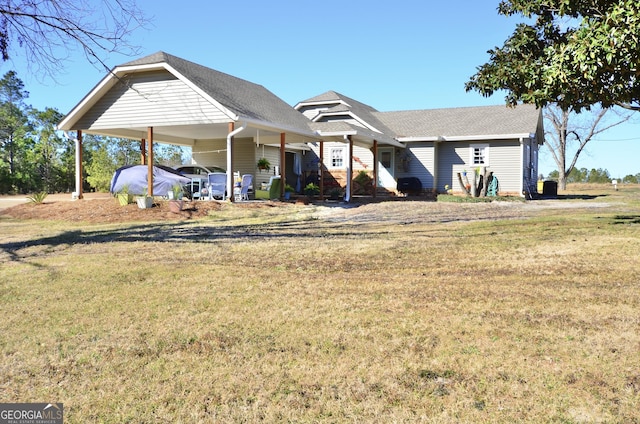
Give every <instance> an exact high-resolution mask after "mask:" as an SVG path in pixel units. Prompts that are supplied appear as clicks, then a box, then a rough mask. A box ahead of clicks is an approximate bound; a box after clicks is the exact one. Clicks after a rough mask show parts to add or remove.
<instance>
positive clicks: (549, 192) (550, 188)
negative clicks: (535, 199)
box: [542, 181, 558, 196]
mask: <svg viewBox="0 0 640 424" xmlns="http://www.w3.org/2000/svg"><path fill="white" fill-rule="evenodd" d="M542 195H543V196H557V195H558V183H557V182H555V181H545V182H544V184H543V185H542Z"/></svg>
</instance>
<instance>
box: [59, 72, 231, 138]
mask: <svg viewBox="0 0 640 424" xmlns="http://www.w3.org/2000/svg"><path fill="white" fill-rule="evenodd" d="M153 70H166V71H167V72H169V73H170V74H172V75H174V76H175V77H176V78H178V79H179V80H180V81H182V82H183V83H185V84H186V85H187V86H189V87H190V88H191V89H192V90H194V91H196V92H197V93H198V94H200V95H201V96H203V97H204V98H206V99H207V100H208V101H210V102H211V103H212V104H214V105H215V106H216V107H217V108H219V109H220V110H221V111H222V112H223V113H224V114H225V115H226V116H228V117H229V122H232V121H234V122H237V121H239V120H240V118H239V116H238V115H237V114H236V113H234V112H232V111H231V110H229V109H228V108H226V107H224V106H223V105H222V104H220V103H219V102H218V101H217V100H215V99H213V98H211V96H209V95H208V94H207V93H205V92H204V91H202V90H201V89H200V88H199V87H198V86H196V85H194V84H193V83H192V82H191V81H190V80H189V79H188V78H186V77H185V76H184V75H182V74H181V73H180V72H178V71H177V70H176V69H174V68H173V67H172V66H171V65H169V64H168V63H166V62H158V63H150V64H145V65H129V66H126V65H125V66H116V67H115V68H113V69H112V70H111V71H109V73H108V74H107V76H106V77H104V78H103V79H102V80H101V81H100V82H99V83H98V84H97V85H96V86H95V87H94V88H93V90H91V91H90V92H89V94H87V95H86V96H85V97H84V98H83V99H82V100H81V101H80V102H79V103H78V104H77V105H76V106H75V107H74V108H73V109H71V112H69V113H68V114H67V115H66V116H65V117H64V118H63V119H62V121H60V123H59V124H58V125H57V127H56V128H57V129H58V130H66V131H68V130H71V129H72V127H73V125H74V124H75V123H76V122H77V121H78V120H79V119H80V117H82V116H83V115H84V114H85V113H86V112H88V111H89V109H91V108H92V107H93V106H94V105H95V104H96V103H97V102H98V101H99V100H100V98H102V96H104V95H105V94H106V93H107V92H108V91H109V90H111V88H113V86H114V85H115V84H116V83H117V82H118V81H120V80H121V79H122V78H123V77H124V76H126V75H128V74H131V73H137V72H144V71H153Z"/></svg>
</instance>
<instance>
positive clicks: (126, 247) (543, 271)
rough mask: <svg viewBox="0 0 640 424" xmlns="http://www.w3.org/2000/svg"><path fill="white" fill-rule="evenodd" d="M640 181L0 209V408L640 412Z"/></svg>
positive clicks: (196, 416)
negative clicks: (485, 192)
mask: <svg viewBox="0 0 640 424" xmlns="http://www.w3.org/2000/svg"><path fill="white" fill-rule="evenodd" d="M637 194H638V192H637V191H629V192H625V193H623V194H620V193H618V194H614V195H612V196H609V197H606V199H607V200H606V201H607V202H611V206H602V205H601V206H600V207H597V208H590V207H583V203H585V204H586V206H589V205H591V204H592V203H591V202H593V203H600V202H602V199H603V198H604V196H603V195H602V196H601V195H596V193H595V191H594V196H593V197H590V198H588V199H586V200H584V199H583V200H577V199H571V200H568V202H571V203H572V204H573V207H571V208H564V207H558V208H538V207H537V204H536V203H531V204H528V203H522V204H521V203H515V204H513V205H501V206H500V205H499V206H496V205H492V204H478V205H450V206H444V207H443V206H442V205H438V203H436V202H427V203H424V202H417V203H414V202H397V203H387V204H382V203H381V204H376V205H367V206H361V207H358V208H353V209H348V210H340V209H335V210H332V211H329V212H331V213H328V212H326V210H324V209H322V208H314V207H309V208H299V209H293V208H291V209H284V210H283V209H278V208H273V209H260V210H247V209H244V210H243V209H241V208H227V209H223V210H221V211H219V212H216V213H215V214H213V215H211V216H210V217H208V218H206V219H201V220H193V221H180V222H173V223H164V222H150V223H135V224H118V225H113V224H109V225H90V226H88V225H82V226H81V225H79V224H72V223H59V222H58V223H51V222H48V223H46V225H45V223H34V222H33V221H17V220H7V219H2V220H0V231H1V233H2V234H3V236H2V239H0V313H1V314H2V317H3V320H2V321H1V322H0V334H2V337H1V338H0V358H1V359H0V375H2V376H3V378H2V381H1V382H0V387H1V389H2V390H0V402H43V401H44V402H50V401H51V402H63V403H64V404H65V415H66V422H69V423H84V422H104V423H120V422H247V421H250V422H253V421H258V420H262V421H268V422H281V421H292V422H346V421H348V422H352V421H360V422H422V421H425V422H452V421H454V422H495V423H512V422H574V423H578V422H637V421H638V420H640V413H639V412H638V408H637V405H638V401H639V399H640V371H639V370H640V357H639V356H638V354H637V353H638V346H639V345H640V331H638V329H639V326H640V320H639V318H638V310H639V308H640V287H639V284H640V283H639V281H640V271H639V270H640V258H639V257H638V255H637V252H638V251H640V226H638V225H637V222H636V221H635V220H634V219H626V218H625V217H634V216H637V197H636V196H637ZM576 202H577V203H576ZM579 202H583V203H579ZM542 205H545V204H544V203H542ZM44 206H46V205H44ZM44 206H43V207H44ZM411 208H415V210H414V212H412V209H411ZM375 211H379V212H380V213H379V215H374V212H375ZM401 212H402V214H401ZM455 216H457V218H455ZM419 217H422V218H420V219H419ZM487 217H493V219H487Z"/></svg>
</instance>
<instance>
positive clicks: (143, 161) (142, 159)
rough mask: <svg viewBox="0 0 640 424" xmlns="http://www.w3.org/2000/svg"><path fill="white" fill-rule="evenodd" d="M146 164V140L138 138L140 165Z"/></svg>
mask: <svg viewBox="0 0 640 424" xmlns="http://www.w3.org/2000/svg"><path fill="white" fill-rule="evenodd" d="M146 164H147V140H145V139H144V138H143V139H142V140H140V165H146Z"/></svg>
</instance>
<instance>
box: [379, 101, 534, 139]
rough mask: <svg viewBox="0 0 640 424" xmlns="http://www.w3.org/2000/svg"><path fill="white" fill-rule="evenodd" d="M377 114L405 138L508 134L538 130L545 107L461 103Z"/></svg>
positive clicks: (503, 135)
mask: <svg viewBox="0 0 640 424" xmlns="http://www.w3.org/2000/svg"><path fill="white" fill-rule="evenodd" d="M374 115H375V116H376V117H377V118H378V119H379V120H380V121H382V122H384V123H385V124H386V125H387V126H388V127H389V128H391V129H392V131H394V133H395V134H396V137H397V138H398V139H400V140H402V139H405V138H421V137H423V138H428V137H441V138H444V139H448V140H452V139H456V138H458V139H462V138H474V137H478V138H479V137H484V138H489V137H491V136H496V137H497V138H506V137H512V136H528V135H529V134H531V133H536V132H537V129H538V124H539V122H540V119H541V111H540V110H539V109H537V108H536V107H535V105H525V104H523V105H518V106H516V107H514V108H511V107H507V106H505V105H500V106H477V107H459V108H447V109H431V110H410V111H396V112H377V113H374Z"/></svg>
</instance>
